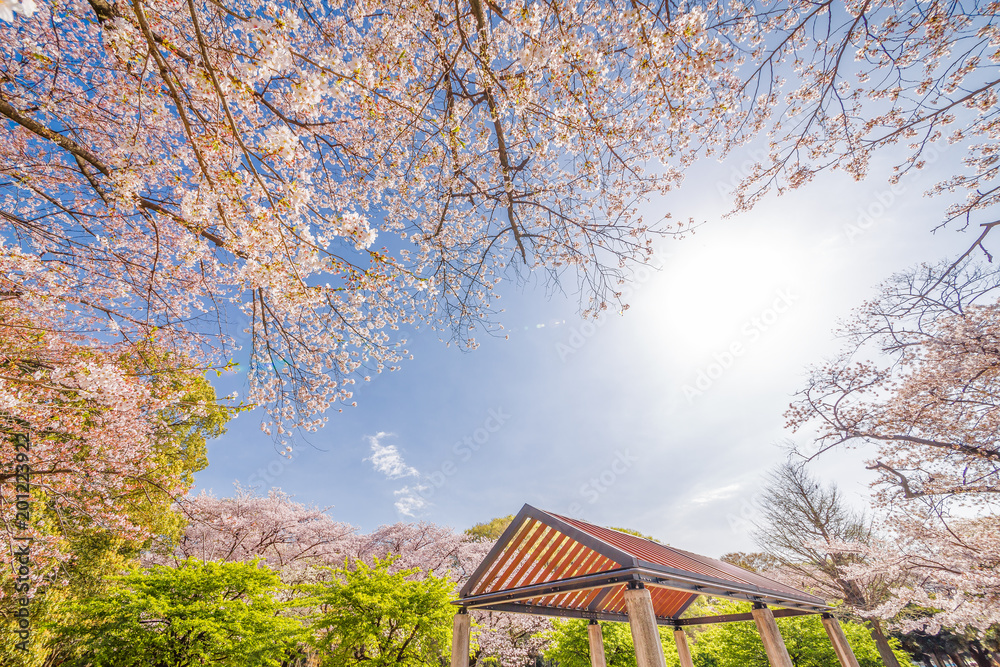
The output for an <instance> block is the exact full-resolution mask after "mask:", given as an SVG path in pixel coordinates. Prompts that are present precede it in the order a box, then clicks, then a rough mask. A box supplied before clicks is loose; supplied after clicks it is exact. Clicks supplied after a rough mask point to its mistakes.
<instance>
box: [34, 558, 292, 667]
mask: <svg viewBox="0 0 1000 667" xmlns="http://www.w3.org/2000/svg"><path fill="white" fill-rule="evenodd" d="M281 588H282V585H281V582H280V581H279V579H278V576H277V575H276V574H275V573H274V572H272V571H271V570H269V569H267V568H265V567H263V566H260V565H259V564H257V563H202V562H201V561H198V560H194V559H191V560H186V561H182V562H181V563H180V564H179V565H178V566H177V568H169V567H162V566H156V567H152V568H148V569H145V570H134V571H132V572H131V573H129V574H127V575H124V576H121V577H118V578H116V585H115V586H113V587H112V588H111V589H110V590H108V591H107V592H105V593H103V594H100V595H97V596H94V597H91V598H87V599H84V600H82V601H80V602H75V603H71V604H69V605H67V607H66V616H67V618H66V619H65V620H64V622H62V623H58V624H53V627H51V628H50V629H51V630H52V632H53V633H54V636H55V638H56V640H57V641H58V643H59V646H58V650H59V652H60V653H62V654H64V655H65V657H66V661H65V662H64V663H62V664H65V665H67V667H76V666H79V667H84V666H86V667H105V666H107V667H132V666H135V667H139V666H144V667H145V666H149V667H159V666H163V667H168V666H170V667H173V666H175V665H177V666H179V665H217V666H219V667H222V666H226V667H228V666H232V667H272V666H273V667H277V666H278V665H280V664H281V662H282V660H283V659H285V658H287V657H289V656H291V655H294V654H295V653H296V651H297V647H298V645H299V644H300V642H302V641H304V640H305V635H306V633H305V630H304V629H303V628H302V624H301V623H300V622H299V621H298V620H296V619H293V618H289V617H287V616H284V615H282V613H281V612H282V609H283V605H282V604H281V603H279V602H277V600H276V599H275V593H276V592H278V591H279V590H280V589H281Z"/></svg>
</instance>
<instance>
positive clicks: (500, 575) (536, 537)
mask: <svg viewBox="0 0 1000 667" xmlns="http://www.w3.org/2000/svg"><path fill="white" fill-rule="evenodd" d="M557 535H559V533H557V532H556V531H555V530H554V529H552V528H550V527H549V526H546V525H544V524H542V525H539V526H538V528H537V529H536V530H534V531H533V532H531V533H530V534H528V535H526V536H525V537H526V539H525V537H522V542H521V543H520V544H518V549H517V551H516V553H517V554H523V555H522V556H521V557H520V558H511V556H512V555H513V554H505V556H507V558H506V559H503V558H500V559H497V563H498V564H499V567H498V568H497V573H496V575H495V576H494V577H493V578H492V580H491V581H490V587H489V589H488V590H489V591H490V592H492V591H496V590H499V589H502V588H503V587H504V585H505V583H506V581H507V579H508V578H509V577H510V575H511V574H513V573H514V572H515V571H516V570H517V569H518V568H519V567H520V566H522V565H525V562H526V559H527V558H528V557H529V556H530V554H531V549H532V547H533V546H534V545H535V544H537V543H538V542H539V541H543V542H544V541H545V540H547V539H551V538H553V537H556V536H557ZM529 562H530V561H529ZM482 592H486V591H485V590H484V591H482Z"/></svg>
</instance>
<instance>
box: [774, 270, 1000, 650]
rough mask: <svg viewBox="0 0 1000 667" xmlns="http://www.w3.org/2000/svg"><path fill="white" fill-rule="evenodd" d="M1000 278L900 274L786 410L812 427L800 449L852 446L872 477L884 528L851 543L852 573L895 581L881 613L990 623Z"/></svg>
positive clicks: (921, 620) (994, 584) (929, 623)
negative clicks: (855, 556) (855, 557)
mask: <svg viewBox="0 0 1000 667" xmlns="http://www.w3.org/2000/svg"><path fill="white" fill-rule="evenodd" d="M998 279H1000V273H998V272H997V271H996V270H995V269H992V268H988V269H987V268H984V267H982V266H978V265H977V264H975V263H973V262H972V261H970V260H968V259H963V260H961V261H959V262H958V263H943V264H940V265H937V266H923V267H920V268H918V269H916V270H913V271H910V272H907V273H904V274H900V275H898V276H896V277H894V278H893V279H892V280H890V281H889V282H888V283H887V284H886V285H885V286H884V288H883V289H882V292H881V294H880V296H879V298H877V299H875V300H873V301H872V302H870V303H868V304H866V305H865V306H864V307H862V308H861V309H859V311H858V312H857V314H856V317H855V318H854V319H853V320H852V321H850V322H849V323H847V324H846V325H845V327H844V330H843V332H842V333H843V334H844V335H845V337H846V339H847V341H848V348H847V350H846V351H845V352H844V354H843V355H842V356H840V357H839V358H837V359H835V360H833V361H832V362H830V363H828V364H825V365H823V366H820V367H817V368H815V369H813V371H812V372H811V374H810V376H809V380H808V383H807V385H806V388H805V389H804V390H803V391H802V392H801V393H800V395H799V400H798V401H797V402H796V403H795V404H793V406H792V407H791V409H790V411H789V413H788V416H789V421H790V424H791V426H792V427H794V428H799V429H806V431H807V432H809V433H810V434H812V435H815V440H814V441H813V444H811V445H806V446H803V447H801V448H800V449H801V452H802V453H803V454H804V455H806V456H810V457H814V456H818V455H821V454H822V453H823V452H825V451H827V450H829V449H832V448H836V447H842V448H850V449H857V450H859V451H860V452H862V453H863V454H864V456H865V457H866V458H867V460H868V468H869V469H870V470H872V471H874V472H875V473H876V474H877V478H876V481H875V495H874V501H875V503H876V507H877V509H878V511H879V514H880V520H881V521H882V524H883V525H882V530H883V531H884V533H885V537H884V539H882V540H877V541H874V542H872V543H870V544H862V543H859V544H855V545H854V546H853V547H851V546H849V545H845V549H846V552H850V551H851V550H852V549H853V550H854V551H856V552H857V553H859V554H862V555H864V558H863V564H862V563H859V564H858V565H857V566H856V567H855V569H856V570H857V571H858V572H859V573H860V572H861V571H863V570H866V571H867V572H868V573H869V574H871V575H873V576H879V577H883V578H887V579H886V580H887V581H892V582H895V585H894V587H893V595H892V596H891V597H890V599H888V600H887V601H885V602H884V604H883V605H882V606H881V607H880V608H879V609H878V613H879V614H880V615H882V616H883V617H886V618H894V617H897V616H899V615H900V614H901V612H903V611H906V612H907V614H906V616H907V618H906V619H904V621H903V625H905V627H907V628H911V629H912V628H920V627H923V628H926V629H930V630H932V631H936V630H937V629H938V628H940V627H941V626H942V625H944V626H948V627H953V628H959V629H963V628H965V627H966V626H970V627H974V628H979V629H985V628H987V627H988V626H989V625H990V624H991V623H996V622H997V621H998V617H997V611H996V609H997V602H998V601H1000V581H998V580H997V579H996V577H995V572H996V563H997V562H1000V550H998V547H1000V544H998V543H997V541H996V539H995V535H997V534H1000V521H998V512H997V509H998V506H997V498H998V496H997V493H998V491H1000V468H998V463H1000V442H998V433H1000V428H998V427H1000V421H998V419H1000V407H998V405H1000V404H998V398H1000V384H998V379H1000V326H998V324H1000V322H998V314H1000V308H998V305H997V294H998V292H997V287H998V284H1000V280H998ZM914 607H916V609H917V611H916V612H914ZM911 612H913V613H911ZM900 618H902V616H900Z"/></svg>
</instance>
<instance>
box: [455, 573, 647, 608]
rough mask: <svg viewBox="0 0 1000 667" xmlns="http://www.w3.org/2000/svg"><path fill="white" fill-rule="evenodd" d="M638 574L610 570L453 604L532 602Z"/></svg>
mask: <svg viewBox="0 0 1000 667" xmlns="http://www.w3.org/2000/svg"><path fill="white" fill-rule="evenodd" d="M638 576H639V575H638V574H636V573H634V572H633V571H632V570H622V569H616V570H608V571H607V572H600V573H598V574H585V575H582V576H578V577H570V578H569V579H563V580H562V581H556V582H547V583H544V584H532V585H530V586H520V587H518V588H511V589H509V590H505V591H496V592H495V593H483V594H481V595H469V596H467V597H462V598H459V599H457V600H455V601H454V602H453V603H452V604H456V605H461V606H462V607H468V608H470V609H471V608H474V607H483V606H486V605H489V604H496V603H499V602H516V601H518V600H531V599H532V598H540V597H545V596H546V595H552V594H554V593H566V592H568V591H583V590H587V589H588V588H603V587H604V586H608V585H612V584H622V583H626V582H629V581H635V580H636V579H638Z"/></svg>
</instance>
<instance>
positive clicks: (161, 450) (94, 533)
mask: <svg viewBox="0 0 1000 667" xmlns="http://www.w3.org/2000/svg"><path fill="white" fill-rule="evenodd" d="M154 354H155V351H153V350H149V349H147V350H145V351H144V353H143V355H142V361H143V363H139V364H137V363H136V362H135V360H133V361H132V362H130V363H131V364H132V365H133V366H135V365H138V366H139V367H140V368H145V362H149V361H151V360H153V359H154ZM155 360H156V361H158V362H160V364H161V366H163V367H161V368H159V369H157V371H156V373H155V374H153V375H151V377H150V379H149V382H150V383H151V386H152V387H153V394H154V395H155V396H164V395H174V396H179V399H177V400H176V401H174V402H172V403H171V405H170V406H169V407H167V408H164V409H162V410H161V411H160V412H159V413H158V416H159V418H160V420H161V421H162V423H163V428H162V429H161V430H160V431H159V432H158V434H157V435H158V437H157V439H156V443H155V448H154V451H153V460H154V461H155V465H153V466H151V468H150V470H149V472H148V474H147V475H145V476H144V477H143V478H142V479H140V480H137V481H138V482H140V485H139V487H138V488H137V489H136V490H135V492H133V493H131V494H127V495H121V496H118V497H116V498H115V499H114V508H115V511H116V512H120V513H121V514H124V515H125V516H127V517H128V521H129V522H130V523H133V524H135V525H139V526H143V527H145V528H146V529H148V531H149V532H150V533H151V534H153V535H155V536H156V537H157V538H158V540H159V541H161V542H164V543H169V542H170V541H171V540H172V539H174V538H175V537H176V536H177V535H178V534H179V533H180V531H181V530H182V529H183V526H184V518H183V517H182V516H181V515H180V513H178V512H177V511H175V510H174V508H173V507H172V505H173V502H174V497H173V496H172V495H171V494H170V493H167V492H166V491H165V489H167V488H176V487H177V486H178V482H179V483H180V485H182V486H183V487H184V488H187V487H189V486H190V485H191V484H192V483H193V476H194V473H195V472H197V471H199V470H202V469H203V468H204V467H205V466H206V465H208V459H207V456H206V451H207V440H208V439H210V438H215V437H218V436H220V435H222V434H223V433H225V430H226V424H227V422H228V421H229V420H230V419H231V418H232V416H233V415H234V414H235V412H236V411H237V410H235V409H233V408H229V407H227V406H224V405H222V404H220V403H219V402H218V401H217V400H216V395H215V390H214V388H213V387H212V385H211V384H210V383H209V382H208V380H206V379H205V377H204V376H203V375H201V374H200V373H192V372H188V371H185V370H183V369H178V368H168V367H166V365H165V364H164V363H163V362H164V359H163V358H162V357H155ZM123 363H125V362H123ZM52 437H55V436H52ZM71 507H72V505H70V506H67V505H65V504H64V505H62V506H58V507H57V506H56V504H55V503H54V502H52V498H51V497H50V495H48V494H47V493H46V491H45V490H44V489H43V488H41V487H39V486H36V487H35V488H34V489H33V491H32V510H33V512H32V523H33V526H34V527H35V528H36V529H37V530H39V531H40V532H42V533H43V534H45V535H49V536H55V537H56V538H57V539H58V542H57V545H58V546H57V548H58V550H59V551H61V552H62V553H64V554H68V555H69V557H68V558H66V559H63V560H60V561H57V562H55V564H56V566H57V567H56V568H55V569H43V565H41V564H39V563H37V562H36V563H34V571H35V572H40V571H41V573H42V574H44V575H45V577H46V580H47V581H49V582H54V583H53V585H51V586H45V585H43V586H41V587H40V588H39V589H38V590H36V591H34V592H33V599H32V603H31V618H32V624H33V626H34V628H33V631H32V641H31V643H30V651H29V653H28V654H25V653H24V652H23V651H20V650H18V649H17V648H16V647H15V644H16V643H17V642H19V641H20V639H19V638H17V635H16V634H15V630H16V623H12V622H11V619H12V618H13V611H14V609H15V607H16V605H17V596H15V595H13V585H14V582H13V579H12V578H11V577H10V572H9V570H5V571H4V572H3V573H2V574H0V586H2V587H3V589H4V595H0V617H2V618H3V619H4V620H3V622H0V665H7V664H18V665H23V666H24V667H34V666H35V665H42V664H43V663H44V662H45V660H46V656H47V655H48V652H49V646H50V645H51V643H52V642H53V641H55V639H54V635H53V631H52V628H54V627H56V626H58V625H60V624H63V623H66V622H69V619H70V616H71V614H72V612H71V611H70V610H71V609H75V608H76V607H74V605H75V604H76V603H78V602H80V601H82V600H86V599H88V598H91V597H94V596H98V595H100V594H102V593H103V592H105V591H106V590H107V589H108V587H109V585H110V582H111V580H112V579H113V578H114V577H115V576H116V575H118V574H120V573H121V572H122V571H124V570H126V569H128V568H129V567H130V565H131V563H132V562H133V561H134V559H135V558H137V557H138V555H139V553H140V550H141V549H142V548H144V547H147V546H149V543H148V541H147V542H138V541H136V540H131V539H127V538H125V537H123V536H122V535H118V534H115V533H113V532H111V531H109V530H104V529H99V528H97V527H95V525H94V523H93V521H92V520H91V519H90V517H88V516H87V515H86V514H84V513H74V512H73V511H72V509H71Z"/></svg>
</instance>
